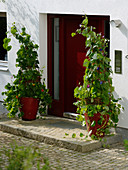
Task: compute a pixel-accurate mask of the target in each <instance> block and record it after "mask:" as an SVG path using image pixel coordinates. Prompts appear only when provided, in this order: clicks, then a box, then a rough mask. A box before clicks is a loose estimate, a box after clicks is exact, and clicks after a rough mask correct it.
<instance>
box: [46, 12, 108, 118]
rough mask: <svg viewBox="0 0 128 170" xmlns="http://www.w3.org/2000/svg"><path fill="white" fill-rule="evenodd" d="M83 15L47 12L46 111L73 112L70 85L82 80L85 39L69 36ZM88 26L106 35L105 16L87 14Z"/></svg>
mask: <svg viewBox="0 0 128 170" xmlns="http://www.w3.org/2000/svg"><path fill="white" fill-rule="evenodd" d="M82 20H83V18H82V16H79V15H51V14H48V88H49V90H50V94H51V96H52V99H53V102H52V107H51V109H49V114H51V115H55V116H61V117H62V116H63V113H64V112H71V113H76V107H75V106H74V105H73V103H74V102H75V99H74V88H75V87H76V86H77V85H78V83H79V82H81V83H82V81H83V75H84V72H85V67H83V61H84V59H85V58H86V49H85V38H84V37H83V36H82V35H77V36H75V37H71V33H72V32H75V30H76V29H78V28H79V25H80V23H81V22H82ZM88 20H89V25H92V26H94V27H96V32H97V33H100V32H101V33H102V35H104V36H105V37H106V38H109V17H108V16H88Z"/></svg>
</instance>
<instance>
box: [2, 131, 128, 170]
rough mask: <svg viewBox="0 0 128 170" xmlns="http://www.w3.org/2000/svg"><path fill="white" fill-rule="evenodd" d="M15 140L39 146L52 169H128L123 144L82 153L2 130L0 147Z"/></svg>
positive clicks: (7, 145)
mask: <svg viewBox="0 0 128 170" xmlns="http://www.w3.org/2000/svg"><path fill="white" fill-rule="evenodd" d="M14 140H15V141H16V142H17V144H18V145H25V146H28V145H30V144H31V145H34V146H38V147H39V148H40V149H41V152H42V153H43V154H45V156H46V157H48V159H49V162H50V165H51V169H52V170H54V169H55V170H56V169H58V170H59V169H62V170H86V169H87V170H88V169H89V170H94V169H95V170H102V169H103V170H108V169H110V170H118V169H119V170H120V169H122V170H128V152H127V151H125V149H124V147H123V145H121V144H116V145H113V146H112V147H111V148H109V149H105V148H102V149H98V150H94V151H92V152H87V153H80V152H76V151H72V150H68V149H64V148H59V147H57V146H52V145H48V144H44V143H41V142H38V141H34V140H31V139H27V138H24V137H19V136H15V135H12V134H8V133H4V132H2V131H0V148H3V146H5V147H7V148H9V146H10V143H12V142H13V141H14Z"/></svg>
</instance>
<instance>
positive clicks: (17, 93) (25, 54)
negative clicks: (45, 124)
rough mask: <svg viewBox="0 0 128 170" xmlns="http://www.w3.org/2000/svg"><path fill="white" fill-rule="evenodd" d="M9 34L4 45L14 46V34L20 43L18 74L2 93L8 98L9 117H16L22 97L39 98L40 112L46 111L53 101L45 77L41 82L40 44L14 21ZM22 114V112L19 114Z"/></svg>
mask: <svg viewBox="0 0 128 170" xmlns="http://www.w3.org/2000/svg"><path fill="white" fill-rule="evenodd" d="M7 34H9V36H8V37H9V38H5V39H4V44H3V47H4V48H5V49H6V50H7V51H9V50H11V48H12V46H11V45H9V43H10V41H11V38H10V37H11V36H13V37H14V38H15V39H16V40H17V41H18V42H19V44H20V48H19V50H18V51H17V58H16V67H18V69H19V70H18V73H17V75H13V78H14V81H13V82H12V83H8V84H7V85H6V86H5V89H6V91H5V92H3V93H2V95H5V96H6V98H5V99H4V105H5V106H6V108H7V110H8V111H9V117H14V116H15V115H16V114H17V113H18V111H19V108H20V98H21V97H33V98H37V99H38V100H39V101H40V102H39V112H40V113H45V112H46V108H47V106H48V105H50V103H51V96H50V95H49V93H48V89H47V88H46V85H45V79H43V81H42V82H41V76H42V75H43V70H40V69H39V60H38V48H39V46H38V45H37V44H35V43H34V41H33V40H31V36H30V35H29V34H28V33H27V32H26V28H25V27H23V28H21V30H18V29H17V27H16V25H15V23H13V25H12V27H11V30H10V32H7ZM18 116H19V117H21V116H22V114H21V113H19V114H18Z"/></svg>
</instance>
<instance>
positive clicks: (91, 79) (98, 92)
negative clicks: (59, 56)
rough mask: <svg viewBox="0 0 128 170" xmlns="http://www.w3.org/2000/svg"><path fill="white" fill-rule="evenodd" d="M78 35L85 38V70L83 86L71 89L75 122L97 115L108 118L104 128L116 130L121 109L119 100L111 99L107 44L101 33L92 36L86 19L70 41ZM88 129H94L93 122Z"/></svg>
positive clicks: (92, 31)
mask: <svg viewBox="0 0 128 170" xmlns="http://www.w3.org/2000/svg"><path fill="white" fill-rule="evenodd" d="M78 34H80V35H83V36H84V37H85V47H86V49H87V53H86V57H85V60H84V62H83V66H84V67H85V74H84V76H83V84H82V85H81V84H80V85H79V86H77V87H76V88H75V89H74V97H75V98H76V99H77V101H76V102H75V103H74V105H76V106H77V112H78V113H79V115H78V117H77V120H79V121H81V122H83V121H84V118H83V115H84V114H85V113H87V114H88V116H90V117H93V116H94V114H96V113H100V114H101V115H109V123H108V125H114V126H116V125H117V123H118V121H119V119H118V115H119V114H120V109H121V108H122V106H121V105H120V104H119V100H120V98H118V99H115V97H114V95H113V92H114V87H113V85H112V77H111V74H112V68H111V65H110V62H111V60H110V58H108V55H107V52H106V48H107V47H108V42H109V40H107V39H105V38H104V36H102V35H101V33H96V32H95V28H94V27H93V26H88V18H87V16H85V19H84V20H83V21H82V23H81V24H80V28H79V29H77V30H76V32H75V33H72V37H74V36H77V35H78ZM103 119H104V118H103ZM101 120H102V119H101ZM110 122H111V123H110ZM92 126H95V122H94V121H93V122H92Z"/></svg>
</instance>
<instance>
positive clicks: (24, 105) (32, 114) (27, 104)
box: [20, 97, 39, 120]
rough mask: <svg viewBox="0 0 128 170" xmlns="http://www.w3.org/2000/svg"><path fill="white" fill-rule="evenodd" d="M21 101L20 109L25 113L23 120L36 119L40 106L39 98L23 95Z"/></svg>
mask: <svg viewBox="0 0 128 170" xmlns="http://www.w3.org/2000/svg"><path fill="white" fill-rule="evenodd" d="M20 103H21V108H20V111H22V112H23V113H24V115H23V116H22V120H35V119H36V114H37V110H38V106H39V100H38V99H35V98H32V97H21V98H20Z"/></svg>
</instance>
